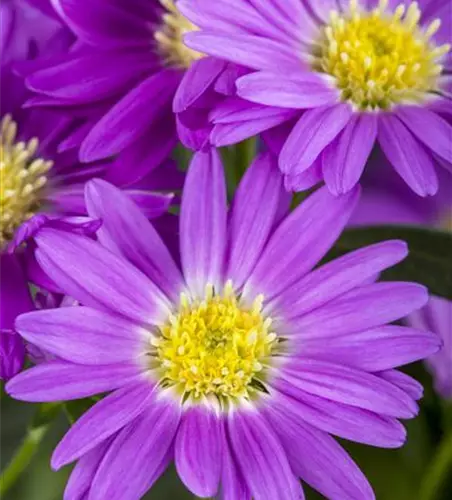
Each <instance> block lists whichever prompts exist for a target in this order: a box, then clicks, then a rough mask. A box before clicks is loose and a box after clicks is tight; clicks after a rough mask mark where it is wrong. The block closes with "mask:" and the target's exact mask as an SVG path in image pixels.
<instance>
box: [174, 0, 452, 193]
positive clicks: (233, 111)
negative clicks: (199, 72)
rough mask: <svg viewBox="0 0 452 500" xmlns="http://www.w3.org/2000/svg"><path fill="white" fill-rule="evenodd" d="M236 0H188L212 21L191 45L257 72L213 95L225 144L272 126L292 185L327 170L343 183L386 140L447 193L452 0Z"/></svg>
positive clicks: (400, 166)
mask: <svg viewBox="0 0 452 500" xmlns="http://www.w3.org/2000/svg"><path fill="white" fill-rule="evenodd" d="M226 3H227V2H226V1H219V2H216V3H215V6H212V5H211V4H210V3H209V4H208V5H207V4H203V3H201V2H197V1H196V0H188V1H187V2H185V1H182V2H180V4H181V6H182V5H183V6H184V9H186V10H187V12H188V13H190V12H196V17H197V19H199V20H200V21H199V22H198V28H199V29H198V30H197V31H195V32H192V33H189V34H187V35H186V37H185V40H186V43H187V45H188V46H189V47H191V48H192V49H194V50H200V51H202V52H203V53H205V54H209V55H212V56H215V57H218V58H222V59H224V60H226V61H229V62H233V63H235V64H240V65H241V66H244V67H246V68H248V71H249V73H248V74H245V75H244V76H243V75H237V78H236V86H237V95H236V97H232V98H229V99H227V100H226V101H223V102H221V103H219V104H218V103H216V104H214V105H213V106H212V110H211V113H210V119H211V121H212V122H213V123H214V128H213V131H212V133H211V136H210V139H211V141H212V143H213V144H215V145H219V146H221V145H226V144H233V143H235V142H237V141H239V140H242V139H244V138H246V137H249V136H251V135H253V134H255V133H257V132H263V133H264V138H265V139H266V141H267V142H268V144H269V146H270V147H272V149H274V150H275V151H276V152H277V153H278V154H279V166H280V169H281V171H282V172H283V173H284V174H285V184H286V187H287V189H289V190H295V191H296V190H303V189H305V188H307V187H310V186H312V185H314V184H316V183H318V182H319V181H321V180H324V181H325V183H326V184H327V186H328V187H329V189H330V190H331V192H333V193H334V194H341V193H345V192H347V191H349V190H350V189H352V188H353V186H355V185H356V184H357V182H358V181H359V179H360V177H361V174H362V172H363V169H364V167H365V164H366V161H367V159H368V157H369V155H370V153H371V151H372V149H373V147H374V145H377V144H378V145H379V146H380V147H381V149H382V150H383V151H384V153H385V155H386V156H387V158H388V159H389V161H390V162H391V163H392V164H393V166H394V168H395V170H396V171H397V173H398V174H399V175H400V176H401V177H402V178H403V179H404V180H405V182H406V183H407V184H408V185H409V186H410V187H411V189H412V190H413V191H414V192H415V193H416V194H418V195H420V196H427V195H434V194H435V193H436V191H437V189H438V178H437V174H436V170H435V163H437V162H438V161H440V162H444V163H445V166H446V168H449V169H450V165H451V163H452V149H451V148H450V140H449V138H450V134H451V133H452V126H451V123H450V113H449V111H447V110H448V109H449V108H450V105H449V104H450V101H449V96H450V77H449V75H448V71H449V70H450V67H451V45H450V42H451V40H450V20H449V17H450V16H449V17H448V12H447V7H445V4H444V2H442V1H437V0H434V1H427V0H423V1H421V2H411V1H408V0H404V1H400V2H395V1H390V0H370V1H359V0H343V1H342V0H340V1H338V2H336V1H333V0H327V1H324V2H318V1H317V0H295V1H292V2H286V1H284V0H278V1H276V2H273V3H272V5H271V6H269V5H267V4H268V2H254V1H251V2H245V1H240V0H238V1H237V2H235V3H236V8H237V9H240V12H241V15H240V16H235V15H233V13H230V14H228V13H226V10H227V7H226ZM189 7H191V10H190V8H189ZM195 7H196V9H195ZM231 11H233V9H231Z"/></svg>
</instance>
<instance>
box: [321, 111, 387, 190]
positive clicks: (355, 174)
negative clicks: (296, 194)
mask: <svg viewBox="0 0 452 500" xmlns="http://www.w3.org/2000/svg"><path fill="white" fill-rule="evenodd" d="M377 123H378V122H377V117H376V116H375V115H373V114H358V115H354V116H352V118H351V119H350V121H349V122H348V123H347V125H346V126H345V128H344V130H343V131H342V132H341V133H340V134H339V135H338V136H337V137H336V139H334V141H333V142H332V143H331V144H330V145H329V146H327V148H326V149H325V151H324V152H323V154H322V163H323V175H324V178H325V182H326V184H327V186H328V187H329V189H330V190H331V192H332V193H334V194H337V195H339V194H343V193H346V192H347V191H349V190H350V189H352V188H353V187H354V186H355V185H356V183H357V182H358V181H359V178H360V177H361V174H362V172H363V170H364V166H365V165H366V162H367V159H368V158H369V155H370V153H371V151H372V149H373V147H374V144H375V140H376V138H377V130H378V126H377Z"/></svg>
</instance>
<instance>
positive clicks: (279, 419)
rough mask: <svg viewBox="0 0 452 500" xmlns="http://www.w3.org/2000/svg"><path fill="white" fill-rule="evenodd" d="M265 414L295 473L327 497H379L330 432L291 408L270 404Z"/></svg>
mask: <svg viewBox="0 0 452 500" xmlns="http://www.w3.org/2000/svg"><path fill="white" fill-rule="evenodd" d="M265 415H266V416H267V418H268V419H269V420H270V422H271V424H272V427H273V428H274V429H275V431H276V432H277V434H278V436H279V438H280V439H281V442H282V444H283V446H284V449H285V451H286V453H287V455H288V457H289V461H290V465H291V467H292V469H293V471H294V473H295V474H296V475H297V476H299V477H300V478H301V479H303V481H306V482H307V483H308V484H309V485H310V486H312V487H313V488H315V489H316V490H317V491H319V492H320V493H322V494H323V495H324V496H325V497H326V498H350V499H354V500H364V499H365V500H373V499H374V498H375V495H374V493H373V491H372V488H371V486H370V484H369V482H368V481H367V479H366V477H365V476H364V474H363V473H362V472H361V471H360V470H359V468H358V466H357V465H356V464H355V462H353V460H352V459H351V458H350V456H349V455H348V454H347V453H346V452H345V451H344V449H343V448H342V447H341V446H340V445H339V444H338V443H337V442H336V440H335V439H333V438H332V437H331V436H329V435H328V434H327V433H326V432H323V431H320V430H318V429H316V428H315V427H313V426H311V425H309V424H307V423H306V422H304V421H303V420H302V419H301V418H300V416H299V415H297V414H295V413H293V411H291V408H290V407H289V408H287V409H286V410H285V411H284V412H282V411H281V407H280V406H278V407H277V408H274V407H273V405H272V404H271V403H269V404H268V406H267V407H266V409H265ZM331 464H334V466H333V467H331Z"/></svg>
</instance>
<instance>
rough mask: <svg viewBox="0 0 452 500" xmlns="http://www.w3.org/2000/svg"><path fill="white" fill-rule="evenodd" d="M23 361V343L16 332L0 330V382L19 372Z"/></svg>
mask: <svg viewBox="0 0 452 500" xmlns="http://www.w3.org/2000/svg"><path fill="white" fill-rule="evenodd" d="M24 360H25V346H24V341H23V340H22V338H21V337H20V335H18V334H17V333H16V332H13V331H8V330H0V380H9V379H10V378H11V377H14V375H16V374H17V373H19V372H20V370H21V369H22V366H23V364H24Z"/></svg>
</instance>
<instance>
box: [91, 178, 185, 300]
mask: <svg viewBox="0 0 452 500" xmlns="http://www.w3.org/2000/svg"><path fill="white" fill-rule="evenodd" d="M85 193H86V194H85V197H86V206H87V209H88V213H89V214H90V215H91V216H92V217H93V218H96V219H100V220H102V227H101V228H100V229H99V231H98V232H97V236H98V239H99V241H100V242H101V243H102V244H103V245H105V246H106V247H107V248H109V249H110V250H111V251H113V252H115V253H117V254H119V255H123V256H124V257H125V258H126V259H127V260H129V261H130V262H132V263H133V264H134V265H135V266H136V267H137V268H138V269H140V270H141V271H142V272H143V273H144V274H146V276H148V277H149V278H150V279H151V280H152V281H153V283H155V284H156V285H157V286H158V287H159V288H160V289H161V290H163V291H164V292H165V293H166V295H167V296H168V297H170V298H171V299H172V300H176V299H177V298H178V296H179V292H180V290H181V288H182V283H183V278H182V275H181V272H180V270H179V269H178V268H177V266H176V264H175V263H174V260H173V258H172V257H171V255H170V253H169V251H168V249H167V248H166V246H165V244H164V243H163V241H162V239H161V238H160V236H159V234H158V233H157V231H156V230H155V229H154V227H153V226H152V225H151V223H150V222H149V221H148V220H147V218H146V217H145V216H144V214H143V213H142V212H141V211H140V210H139V208H138V207H137V206H136V205H135V204H134V203H133V202H132V201H131V200H130V199H129V198H128V197H127V196H125V195H124V194H123V193H122V192H121V191H120V190H119V189H117V188H116V187H114V186H113V185H111V184H108V183H107V182H104V181H102V180H99V179H96V180H93V181H90V182H89V183H88V184H87V185H86V188H85Z"/></svg>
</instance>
